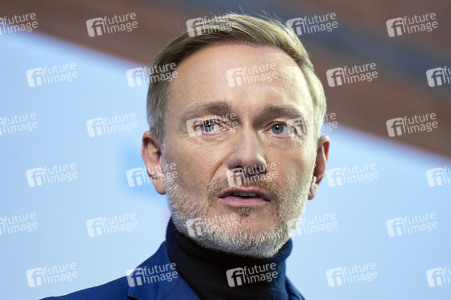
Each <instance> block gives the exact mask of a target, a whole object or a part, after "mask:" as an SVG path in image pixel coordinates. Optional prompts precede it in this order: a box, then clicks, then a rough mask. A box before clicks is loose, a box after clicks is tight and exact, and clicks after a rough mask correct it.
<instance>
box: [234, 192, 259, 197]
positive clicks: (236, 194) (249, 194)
mask: <svg viewBox="0 0 451 300" xmlns="http://www.w3.org/2000/svg"><path fill="white" fill-rule="evenodd" d="M232 195H233V196H239V197H257V196H258V195H257V193H246V192H233V193H232Z"/></svg>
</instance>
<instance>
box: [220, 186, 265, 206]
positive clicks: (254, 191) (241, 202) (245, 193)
mask: <svg viewBox="0 0 451 300" xmlns="http://www.w3.org/2000/svg"><path fill="white" fill-rule="evenodd" d="M218 198H219V199H221V200H223V201H224V202H226V203H227V204H229V205H231V206H237V207H243V206H246V207H249V206H255V205H263V204H265V203H267V202H270V201H271V199H270V197H269V195H268V193H266V192H265V191H263V190H261V189H259V188H254V187H246V188H231V189H228V190H225V191H223V192H222V193H220V194H219V196H218Z"/></svg>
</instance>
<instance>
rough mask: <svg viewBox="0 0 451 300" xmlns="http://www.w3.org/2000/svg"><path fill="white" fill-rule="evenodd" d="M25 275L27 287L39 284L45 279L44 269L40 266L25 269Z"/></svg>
mask: <svg viewBox="0 0 451 300" xmlns="http://www.w3.org/2000/svg"><path fill="white" fill-rule="evenodd" d="M26 275H27V281H28V286H29V287H35V286H40V285H42V284H43V283H44V281H45V277H44V270H43V269H42V268H35V269H30V270H27V272H26Z"/></svg>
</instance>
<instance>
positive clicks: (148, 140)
mask: <svg viewBox="0 0 451 300" xmlns="http://www.w3.org/2000/svg"><path fill="white" fill-rule="evenodd" d="M141 156H142V158H143V160H144V163H145V164H146V169H147V174H148V175H149V176H150V178H151V180H152V184H153V186H154V187H155V189H156V190H157V192H158V193H159V194H161V195H163V194H165V193H166V184H165V182H164V179H163V178H164V176H163V172H164V170H163V156H162V153H161V144H160V141H159V139H158V138H157V136H156V135H155V134H153V133H152V132H150V131H146V132H144V134H143V138H142V148H141Z"/></svg>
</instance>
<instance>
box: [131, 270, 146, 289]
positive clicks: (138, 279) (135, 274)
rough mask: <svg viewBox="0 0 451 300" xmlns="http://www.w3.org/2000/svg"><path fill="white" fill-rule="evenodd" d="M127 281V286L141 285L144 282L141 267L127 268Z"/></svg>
mask: <svg viewBox="0 0 451 300" xmlns="http://www.w3.org/2000/svg"><path fill="white" fill-rule="evenodd" d="M127 281H128V286H130V287H134V286H140V285H143V284H144V283H145V278H144V270H143V268H139V267H138V268H136V269H134V270H128V271H127Z"/></svg>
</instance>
